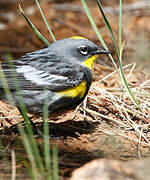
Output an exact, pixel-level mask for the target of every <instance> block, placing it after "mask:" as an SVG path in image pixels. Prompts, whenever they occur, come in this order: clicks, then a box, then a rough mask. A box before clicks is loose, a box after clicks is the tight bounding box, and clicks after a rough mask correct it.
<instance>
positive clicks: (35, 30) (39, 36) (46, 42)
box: [19, 4, 50, 46]
mask: <svg viewBox="0 0 150 180" xmlns="http://www.w3.org/2000/svg"><path fill="white" fill-rule="evenodd" d="M19 9H20V12H21V14H22V15H23V16H24V18H25V19H26V21H27V23H28V24H29V26H30V27H31V28H32V29H33V31H34V32H35V34H36V35H37V36H38V38H39V39H41V41H42V42H43V43H44V44H45V45H46V46H49V45H50V43H49V42H48V41H47V40H46V39H45V38H44V36H43V35H42V34H41V33H40V31H39V30H38V29H37V28H36V27H35V26H34V25H33V24H32V22H31V21H30V19H29V18H28V17H27V16H26V14H25V13H24V11H23V10H22V8H21V6H20V4H19Z"/></svg>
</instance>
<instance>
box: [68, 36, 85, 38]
mask: <svg viewBox="0 0 150 180" xmlns="http://www.w3.org/2000/svg"><path fill="white" fill-rule="evenodd" d="M70 39H87V38H84V37H82V36H73V37H71V38H70Z"/></svg>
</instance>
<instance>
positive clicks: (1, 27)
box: [0, 0, 150, 179]
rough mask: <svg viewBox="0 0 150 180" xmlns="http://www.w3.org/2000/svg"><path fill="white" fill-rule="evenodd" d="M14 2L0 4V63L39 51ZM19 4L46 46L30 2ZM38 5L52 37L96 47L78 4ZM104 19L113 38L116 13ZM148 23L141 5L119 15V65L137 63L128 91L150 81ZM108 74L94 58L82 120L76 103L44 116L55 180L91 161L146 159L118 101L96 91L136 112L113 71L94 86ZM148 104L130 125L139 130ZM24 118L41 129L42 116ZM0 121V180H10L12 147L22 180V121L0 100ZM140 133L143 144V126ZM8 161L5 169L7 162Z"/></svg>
mask: <svg viewBox="0 0 150 180" xmlns="http://www.w3.org/2000/svg"><path fill="white" fill-rule="evenodd" d="M15 2H16V1H8V2H6V1H1V2H0V37H1V38H0V59H1V61H4V60H5V59H7V58H8V56H7V53H11V55H12V56H13V57H14V58H19V57H20V56H21V55H23V54H25V53H26V52H30V51H33V50H36V49H40V48H42V47H44V45H43V44H42V42H41V41H40V40H39V39H38V38H37V37H36V35H35V34H34V33H33V32H32V30H31V29H30V27H29V26H28V25H27V23H26V21H25V20H24V18H23V17H22V16H21V14H20V13H19V11H18V3H20V2H19V0H18V2H17V3H15ZM133 2H136V1H135V0H128V1H126V3H130V5H131V4H132V3H133ZM101 3H102V4H104V7H105V8H106V7H111V8H112V10H113V9H115V8H116V6H117V5H118V4H117V3H118V1H113V2H107V3H106V2H105V1H101ZM88 5H89V7H90V9H91V11H92V14H93V17H94V18H95V21H96V24H97V26H98V28H99V30H100V32H101V34H102V36H103V38H104V39H105V42H106V44H107V45H108V47H109V50H110V51H111V52H112V55H113V56H114V57H115V51H114V48H113V45H112V41H111V38H110V36H109V34H108V33H107V30H106V27H105V24H104V21H103V20H102V17H101V15H100V13H99V9H98V7H97V5H96V3H95V1H93V0H91V1H89V2H88ZM21 6H22V8H23V9H24V10H25V12H28V13H29V14H28V16H29V17H30V19H31V20H32V22H33V23H34V24H35V25H36V27H38V29H39V30H40V31H41V33H42V34H44V36H45V37H46V39H48V40H50V41H51V42H52V39H51V38H50V35H49V32H48V30H47V28H46V26H45V24H44V22H43V21H42V18H41V16H40V13H39V11H38V8H37V6H36V5H35V4H34V3H33V2H32V1H30V0H28V1H23V2H22V3H21ZM41 7H42V9H43V11H44V14H45V15H46V18H47V19H48V22H49V24H50V25H51V27H52V30H53V32H54V34H55V37H56V39H62V38H65V37H70V36H75V35H81V36H84V37H87V38H88V39H90V40H92V41H94V42H96V43H97V44H99V41H98V38H97V36H96V34H95V32H94V30H93V29H92V28H91V25H90V23H89V21H88V19H87V16H86V15H85V14H84V11H83V9H82V8H81V7H82V6H81V3H80V1H79V0H74V1H67V0H66V1H63V2H61V1H54V0H53V1H41ZM76 7H77V8H76ZM106 10H107V9H106ZM107 15H108V18H109V20H110V24H111V25H112V29H113V31H114V33H115V35H116V37H118V36H117V33H118V23H117V22H118V14H117V13H115V12H112V11H111V13H108V14H107ZM148 20H149V9H148V8H146V7H145V8H141V9H136V10H132V11H130V10H125V12H124V15H123V27H124V28H123V39H124V40H126V43H125V48H124V54H123V63H124V65H125V64H128V63H135V62H136V63H137V69H136V70H134V71H133V72H132V73H131V76H130V78H129V79H128V82H129V85H130V86H131V87H134V88H136V87H139V86H140V85H141V84H142V83H144V82H145V81H147V80H148V79H149V78H150V71H149V68H150V64H149V59H148V58H149V52H148V49H147V48H148V47H149V41H150V36H149V32H150V26H149V24H148V23H147V22H148ZM139 32H140V33H139ZM100 46H101V45H100ZM102 60H103V61H102ZM130 69H131V68H130ZM130 69H126V70H125V74H126V75H128V74H129V72H130ZM113 71H114V67H113V65H112V62H111V61H110V60H109V58H108V56H101V57H100V59H98V60H97V63H96V65H95V68H94V82H93V85H92V87H91V89H90V92H89V94H88V97H87V107H86V116H84V113H85V112H84V109H83V104H82V105H81V106H80V107H79V109H78V111H76V109H75V110H72V111H70V112H68V113H65V114H63V115H59V116H56V117H53V118H50V121H49V122H50V132H51V136H52V137H51V138H52V140H51V144H57V146H58V151H59V171H60V172H59V174H60V179H69V177H70V175H71V172H72V171H73V170H74V169H76V168H79V167H81V166H82V165H83V164H85V163H87V162H89V161H91V160H93V159H96V158H108V159H109V158H111V159H118V160H123V161H128V160H133V159H139V158H141V157H142V158H144V157H149V156H150V151H149V146H150V144H149V143H148V142H147V141H146V140H145V139H141V140H142V143H140V146H139V142H138V140H139V139H140V137H139V134H137V132H136V131H135V129H134V128H133V127H132V126H131V125H130V123H129V122H127V121H126V120H125V118H124V117H123V116H122V114H121V113H120V111H119V110H118V109H117V108H116V106H115V103H116V104H117V105H120V104H119V102H118V101H117V102H115V103H113V101H111V100H112V99H111V98H110V97H109V96H105V95H106V94H105V93H104V92H102V90H106V91H107V92H108V93H110V94H111V93H112V94H113V95H114V94H115V93H116V94H117V95H116V96H117V97H118V98H120V99H121V100H122V101H123V102H124V103H126V104H127V105H129V106H130V107H131V109H133V110H135V112H136V110H137V108H136V107H135V106H134V104H133V103H132V102H131V100H130V99H129V98H128V96H127V95H126V93H125V92H123V91H122V85H121V82H120V78H119V76H118V74H116V73H115V74H113V75H112V76H110V77H109V78H107V79H106V80H103V81H102V82H101V83H98V81H99V80H101V79H102V78H103V77H105V76H107V75H108V74H109V73H111V72H113ZM118 89H119V90H118ZM144 90H146V91H147V92H149V93H150V90H149V84H147V86H146V88H145V89H144ZM142 98H143V97H142ZM142 98H141V99H140V97H139V99H140V100H141V101H140V100H139V101H140V102H141V106H142V107H143V104H142V103H144V102H143V101H146V100H145V99H144V98H143V101H142ZM147 101H148V100H147ZM149 106H150V105H147V106H146V108H145V111H144V113H145V116H143V114H140V113H139V114H138V115H133V114H129V115H130V118H131V119H132V121H133V122H135V123H136V124H137V125H139V126H142V125H144V124H146V125H147V124H148V123H149V121H150V118H149V117H150V111H149V109H150V107H149ZM148 107H149V109H148ZM123 114H124V115H125V117H126V112H123ZM30 117H31V118H32V120H33V121H34V122H35V123H36V126H37V127H38V128H39V129H41V130H42V117H35V116H32V115H30ZM0 119H1V128H0V132H1V137H0V138H1V141H0V142H1V145H0V148H1V152H0V159H1V162H0V174H1V175H0V178H2V179H4V178H5V179H10V177H11V163H10V162H11V150H12V149H13V150H14V151H15V153H16V160H17V162H16V163H17V167H16V168H17V177H18V179H28V178H29V173H28V168H29V162H28V160H27V158H26V157H27V155H26V153H25V152H24V148H23V145H22V140H21V137H20V136H19V134H18V130H17V126H16V124H17V123H19V122H23V118H22V117H21V115H20V113H19V112H18V110H17V108H15V107H12V106H11V105H9V104H6V103H4V102H2V101H0ZM124 125H125V126H124ZM143 131H144V135H145V136H146V138H147V139H148V140H149V138H150V134H149V125H147V126H146V128H144V129H143ZM35 134H36V132H35ZM36 139H37V142H38V144H39V146H40V147H41V148H42V143H43V139H42V138H40V137H37V138H36ZM4 148H6V154H5V153H3V151H2V150H4ZM22 154H24V156H22ZM8 162H9V165H8V164H7V163H8ZM6 166H7V168H6Z"/></svg>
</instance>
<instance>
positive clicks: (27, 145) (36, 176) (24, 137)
mask: <svg viewBox="0 0 150 180" xmlns="http://www.w3.org/2000/svg"><path fill="white" fill-rule="evenodd" d="M18 130H19V133H20V135H21V137H22V142H23V145H24V147H25V150H26V153H27V155H28V158H29V161H30V163H31V166H32V173H33V177H34V179H35V180H38V179H39V177H40V175H39V171H38V168H37V164H36V162H35V156H34V154H33V152H32V148H31V144H30V141H29V139H28V137H27V135H26V133H25V131H24V129H23V128H22V126H20V125H19V124H18Z"/></svg>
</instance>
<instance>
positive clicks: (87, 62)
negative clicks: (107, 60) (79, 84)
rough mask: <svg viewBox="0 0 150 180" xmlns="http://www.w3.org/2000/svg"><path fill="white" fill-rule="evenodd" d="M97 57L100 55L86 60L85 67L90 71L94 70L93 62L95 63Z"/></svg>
mask: <svg viewBox="0 0 150 180" xmlns="http://www.w3.org/2000/svg"><path fill="white" fill-rule="evenodd" d="M97 56H98V55H97V54H95V55H94V56H92V57H90V58H88V59H86V60H85V61H84V65H85V66H86V67H88V68H89V69H91V70H93V62H94V61H95V59H96V58H97Z"/></svg>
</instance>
